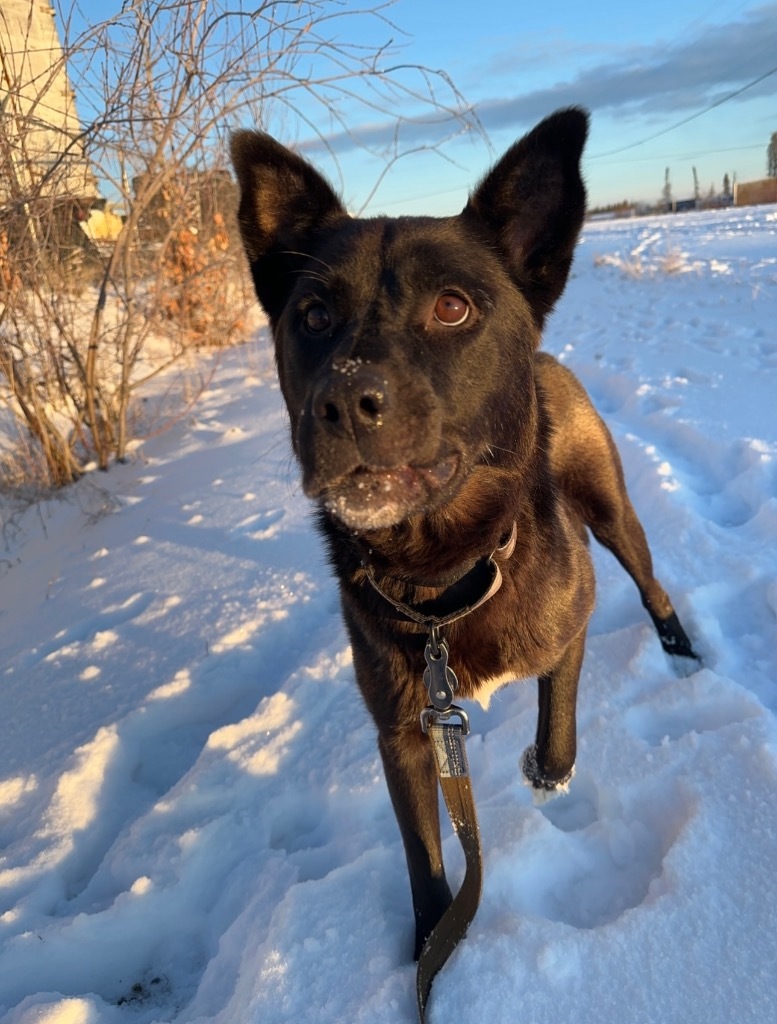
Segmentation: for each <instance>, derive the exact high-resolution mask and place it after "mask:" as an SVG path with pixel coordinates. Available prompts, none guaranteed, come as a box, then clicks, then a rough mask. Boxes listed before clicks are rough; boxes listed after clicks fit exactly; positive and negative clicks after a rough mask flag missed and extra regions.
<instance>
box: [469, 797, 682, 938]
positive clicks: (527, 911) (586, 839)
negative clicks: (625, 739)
mask: <svg viewBox="0 0 777 1024" xmlns="http://www.w3.org/2000/svg"><path fill="white" fill-rule="evenodd" d="M539 813H541V814H542V815H543V817H544V818H545V819H546V821H547V823H548V828H549V829H550V831H548V828H544V829H539V830H537V831H535V832H534V833H533V834H532V835H531V836H530V837H529V838H528V839H526V838H524V839H523V840H522V841H521V843H520V849H515V848H513V849H512V850H509V851H505V853H504V855H503V856H501V857H500V858H499V860H498V862H497V863H496V864H494V865H492V866H491V870H490V881H489V885H492V886H495V887H496V891H497V893H498V898H499V901H500V903H502V904H503V905H511V906H512V907H514V908H515V910H516V912H517V913H518V914H521V915H525V916H526V915H528V916H533V917H539V918H545V919H547V920H550V921H558V922H561V923H563V924H566V925H570V926H571V927H573V928H579V929H586V930H587V929H593V928H599V927H601V926H603V925H607V924H610V923H612V922H614V921H616V920H618V919H619V918H620V917H621V916H622V915H623V914H625V913H627V912H628V911H630V910H633V909H634V908H636V907H639V906H641V905H642V904H643V903H644V902H645V901H646V900H647V899H650V898H651V897H652V896H655V895H657V894H658V893H659V892H660V891H661V889H662V885H663V883H662V878H663V874H664V861H665V859H666V856H667V854H668V853H669V851H670V850H671V848H672V846H673V845H674V843H675V841H676V839H677V837H678V835H679V834H680V832H681V831H682V829H683V828H684V826H685V825H686V824H687V822H688V821H689V819H690V817H691V816H692V813H693V810H692V807H691V806H690V805H689V803H688V801H687V800H686V799H685V798H684V796H683V794H682V792H681V790H680V789H679V787H677V786H676V785H674V784H672V783H669V784H667V783H666V782H664V783H663V784H659V783H657V782H651V788H650V789H647V788H646V789H645V790H644V791H643V792H640V793H638V794H636V796H634V797H632V798H631V799H630V800H629V802H628V804H626V802H625V801H623V800H622V799H621V798H620V797H619V796H618V795H617V794H616V793H615V792H612V793H609V792H607V791H606V790H604V789H601V788H599V787H598V786H597V784H596V783H595V782H594V780H593V779H592V778H586V777H578V778H577V779H576V780H575V783H574V784H573V786H572V789H571V790H570V793H569V794H568V795H567V796H563V797H560V798H558V800H556V801H553V802H552V803H549V804H546V805H544V806H543V807H542V809H541V811H540V812H539Z"/></svg>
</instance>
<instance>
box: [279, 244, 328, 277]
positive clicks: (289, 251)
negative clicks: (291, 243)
mask: <svg viewBox="0 0 777 1024" xmlns="http://www.w3.org/2000/svg"><path fill="white" fill-rule="evenodd" d="M281 254H282V255H283V256H303V257H304V258H305V259H306V260H314V261H315V262H316V263H320V264H321V266H322V267H323V268H324V270H328V271H330V272H331V270H332V268H331V267H330V265H329V264H328V263H326V262H325V261H324V260H322V259H319V258H318V256H314V255H313V254H312V253H310V252H298V251H297V250H296V249H283V250H282V251H281Z"/></svg>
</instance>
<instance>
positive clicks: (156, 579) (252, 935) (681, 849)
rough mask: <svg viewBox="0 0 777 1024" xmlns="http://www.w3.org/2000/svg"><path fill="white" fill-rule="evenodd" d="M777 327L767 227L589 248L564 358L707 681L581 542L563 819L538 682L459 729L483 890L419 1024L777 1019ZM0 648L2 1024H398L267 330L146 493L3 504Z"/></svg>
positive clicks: (355, 726)
mask: <svg viewBox="0 0 777 1024" xmlns="http://www.w3.org/2000/svg"><path fill="white" fill-rule="evenodd" d="M776 325H777V211H775V208H774V207H762V208H753V209H751V210H733V211H726V212H715V213H708V214H697V215H687V216H684V217H674V218H671V217H670V218H661V217H656V218H651V219H647V220H635V221H624V222H612V223H598V224H593V225H590V226H588V227H587V228H586V230H585V234H584V238H583V242H582V245H581V247H580V249H579V253H578V257H577V262H576V264H575V269H574V277H573V279H572V280H571V281H570V285H569V287H568V290H567V293H566V295H565V297H564V298H563V299H562V302H561V306H560V308H559V310H558V312H557V314H556V316H555V317H554V318H553V321H552V323H551V325H550V328H549V331H548V333H547V337H546V348H547V349H548V350H549V351H552V352H555V353H557V354H560V355H561V356H562V358H563V359H564V360H565V361H566V362H567V363H568V365H569V366H571V367H572V368H573V369H575V370H576V372H577V373H578V374H579V375H580V377H581V379H582V380H583V382H584V383H585V385H586V386H587V387H588V389H589V391H590V393H591V395H592V397H593V399H594V401H595V403H596V404H597V406H598V407H599V409H600V410H601V411H602V412H603V413H604V415H605V416H606V418H607V420H608V422H609V424H610V426H611V428H612V430H613V433H614V435H615V437H616V440H617V441H618V443H619V446H620V449H621V452H622V455H623V459H624V464H625V468H626V473H627V477H628V481H629V485H630V489H631V493H632V497H633V499H634V503H635V505H636V506H637V508H638V510H639V512H640V514H641V516H642V519H643V522H644V523H645V526H646V529H647V532H648V536H649V538H650V541H651V544H652V548H653V553H654V558H655V561H656V564H657V570H658V574H659V576H660V578H661V579H662V580H663V582H664V584H665V585H666V587H667V589H668V590H669V591H670V593H671V594H672V595H673V597H674V599H675V602H676V604H677V607H678V609H679V611H680V614H681V615H682V617H683V621H684V622H685V623H686V627H687V628H688V630H689V631H690V632H691V634H692V636H693V638H694V642H695V644H696V645H697V648H698V649H699V650H700V652H701V653H702V654H703V658H704V667H703V668H701V669H699V670H698V671H696V672H695V673H694V674H693V675H691V676H690V677H688V678H680V677H678V676H677V675H676V673H675V672H674V670H673V667H672V665H670V663H669V662H668V660H667V659H666V658H665V656H664V655H663V653H662V651H661V648H660V646H659V644H658V641H657V639H656V637H655V635H654V633H653V630H652V628H651V626H650V624H649V622H648V620H647V617H646V615H645V614H644V612H643V610H642V608H641V606H640V604H639V600H638V597H637V593H636V590H635V589H634V587H633V585H632V584H631V582H630V581H629V580H628V579H627V578H626V576H625V575H624V574H623V572H622V571H621V570H620V568H619V567H618V566H617V565H616V564H615V563H614V560H613V559H612V558H611V556H609V555H607V554H606V553H604V552H601V551H597V553H596V560H597V567H598V578H599V599H598V607H597V610H596V612H595V615H594V619H593V622H592V628H591V631H590V640H589V644H588V651H587V656H586V661H585V665H584V669H583V678H582V687H581V698H580V744H579V759H578V770H577V776H576V778H575V780H574V782H573V784H572V788H571V792H570V794H569V795H568V796H566V797H563V798H560V799H558V800H556V801H554V802H552V803H549V804H546V805H544V806H542V807H535V806H534V805H533V803H532V800H531V794H530V792H529V791H528V789H526V788H525V787H524V786H522V784H521V779H520V774H519V769H518V758H519V756H520V753H521V751H522V750H523V748H524V747H525V746H526V745H527V743H528V742H529V741H530V740H531V739H532V736H533V731H534V721H535V718H534V716H535V711H534V708H535V684H534V683H533V682H529V683H525V684H523V685H519V686H512V687H509V688H506V689H505V690H503V691H501V693H500V695H499V696H498V698H497V699H495V700H494V701H493V702H492V705H491V708H490V710H489V711H488V712H484V711H482V710H479V709H472V711H473V714H472V718H473V725H474V735H473V736H472V737H471V740H470V743H469V755H470V762H471V767H472V773H473V784H474V788H475V792H476V798H477V802H478V810H479V816H480V822H481V829H482V835H483V845H484V851H485V888H484V893H483V902H482V906H481V909H480V911H479V914H478V916H477V918H476V920H475V922H474V924H473V926H472V928H471V930H470V934H469V936H468V938H467V939H466V941H465V942H464V943H463V944H462V946H461V947H460V948H459V949H458V951H457V952H456V953H455V955H454V957H453V958H452V960H451V961H450V962H449V964H448V966H447V967H446V968H445V970H444V972H443V973H442V974H441V975H440V976H439V978H438V980H437V982H436V984H435V987H434V989H433V993H432V1000H431V1011H430V1020H431V1024H436V1022H441V1021H444V1020H450V1019H453V1018H454V1017H455V1019H457V1020H460V1021H462V1022H469V1021H473V1022H474V1021H480V1020H487V1021H489V1022H490V1024H514V1022H520V1024H550V1022H553V1024H558V1022H560V1021H561V1022H587V1021H596V1022H597V1024H643V1022H645V1024H647V1022H650V1024H695V1022H702V1024H732V1022H734V1024H748V1022H753V1024H755V1022H758V1024H769V1022H771V1021H774V1020H777V883H776V882H775V878H776V877H777V813H776V812H777V729H776V728H775V715H776V714H777V544H775V540H776V539H777V327H776ZM0 650H1V651H2V657H1V658H0V693H1V695H2V706H3V714H2V720H0V855H1V856H0V1014H5V1017H4V1018H3V1019H4V1020H5V1021H7V1022H8V1024H31V1022H46V1024H93V1022H98V1021H99V1022H109V1024H113V1022H120V1021H122V1022H123V1021H131V1022H133V1024H146V1022H152V1021H170V1022H172V1021H175V1022H195V1021H213V1022H221V1024H227V1022H229V1024H232V1022H234V1024H281V1022H294V1024H306V1022H314V1021H315V1022H316V1024H330V1022H346V1024H357V1022H365V1024H400V1022H410V1021H413V1020H414V1019H415V1005H414V967H413V965H412V964H411V963H410V959H409V955H410V951H411V938H412V927H411V908H410V898H409V892H408V885H407V879H406V871H405V865H404V856H403V853H402V848H401V844H400V839H399V834H398V831H397V828H396V825H395V823H394V818H393V814H392V811H391V808H390V804H389V799H388V796H387V793H386V789H385V785H384V782H383V779H382V776H381V771H380V767H379V763H378V757H377V753H376V749H375V742H374V735H373V730H372V728H371V725H370V723H369V722H368V720H367V716H366V714H365V712H364V710H363V709H362V707H361V705H360V702H359V699H358V696H357V694H356V690H355V687H354V685H353V679H352V666H351V658H350V653H349V650H348V645H347V642H346V639H345V636H344V632H343V629H342V627H341V624H340V619H339V613H338V606H337V598H336V592H335V588H334V585H333V583H332V581H331V580H330V578H329V574H328V571H327V569H326V567H325V565H324V562H323V558H322V555H321V551H320V547H319V543H318V540H317V538H316V537H315V536H314V535H313V533H312V530H311V527H310V524H309V516H308V508H307V505H306V502H305V500H304V499H303V497H302V496H301V494H300V491H299V488H298V485H297V477H296V471H295V467H294V465H293V463H292V460H291V457H290V454H289V449H288V445H287V442H286V436H285V419H284V414H283V412H282V410H281V403H280V398H279V393H278V389H277V386H276V384H275V382H274V379H273V375H272V369H271V365H270V359H269V356H268V352H267V344H266V339H264V338H261V337H260V338H257V340H256V341H255V343H253V344H252V345H251V346H247V347H244V348H242V349H238V350H235V351H231V352H228V353H226V354H222V356H221V357H220V362H219V365H218V366H217V368H216V371H215V375H214V378H213V382H212V384H211V387H210V389H209V390H208V392H207V393H206V395H205V397H204V399H203V400H202V402H201V404H200V405H198V406H197V407H196V409H195V410H194V412H193V414H192V415H191V416H189V417H188V418H187V420H186V421H182V422H180V423H178V424H177V425H175V426H174V427H173V428H172V429H171V430H170V431H169V432H167V433H166V434H163V435H161V436H158V437H155V438H154V439H152V440H150V441H149V442H147V443H146V444H145V445H144V446H143V447H142V448H141V449H140V451H139V452H138V453H137V457H136V459H135V461H134V462H133V464H131V465H128V466H117V467H115V468H113V469H112V470H111V471H110V473H109V474H107V475H101V474H93V475H91V476H89V478H87V479H85V480H83V481H82V482H81V483H80V484H79V485H78V486H77V487H75V488H73V489H72V490H71V491H70V492H69V493H68V494H65V495H63V496H61V497H60V498H58V499H56V500H52V501H49V502H46V503H45V504H43V505H41V506H40V507H37V508H31V509H28V510H27V511H26V512H25V513H24V514H17V515H15V516H9V512H8V510H7V509H6V510H5V512H4V518H3V521H2V533H0ZM419 685H420V682H419ZM445 849H446V856H447V858H448V861H449V865H450V874H451V876H452V880H453V881H455V880H456V879H458V878H460V875H461V871H462V859H461V855H460V851H459V848H458V844H457V842H456V839H455V837H453V836H451V835H450V834H448V838H447V839H446V846H445Z"/></svg>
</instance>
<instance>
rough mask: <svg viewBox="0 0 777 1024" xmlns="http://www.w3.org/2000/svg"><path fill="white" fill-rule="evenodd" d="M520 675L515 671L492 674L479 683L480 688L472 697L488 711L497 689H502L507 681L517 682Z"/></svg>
mask: <svg viewBox="0 0 777 1024" xmlns="http://www.w3.org/2000/svg"><path fill="white" fill-rule="evenodd" d="M517 680H518V676H516V674H515V673H514V672H503V673H502V674H501V675H498V676H492V677H491V678H490V679H484V680H483V681H482V682H481V683H479V684H478V688H477V689H476V690H475V693H474V694H473V696H472V699H473V700H475V701H477V703H478V704H479V705H480V706H481V707H482V708H483V710H484V711H488V707H489V704H490V703H491V698H492V697H493V696H494V694H495V693H496V691H497V690H501V689H502V687H503V686H505V685H506V684H507V683H514V682H517Z"/></svg>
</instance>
